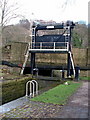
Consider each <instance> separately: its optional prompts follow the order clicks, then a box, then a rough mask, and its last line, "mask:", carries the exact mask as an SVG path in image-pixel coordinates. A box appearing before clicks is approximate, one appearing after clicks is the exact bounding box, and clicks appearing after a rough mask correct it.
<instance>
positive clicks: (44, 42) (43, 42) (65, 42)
mask: <svg viewBox="0 0 90 120" xmlns="http://www.w3.org/2000/svg"><path fill="white" fill-rule="evenodd" d="M32 43H69V42H32Z"/></svg>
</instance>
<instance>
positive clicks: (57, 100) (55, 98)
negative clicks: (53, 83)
mask: <svg viewBox="0 0 90 120" xmlns="http://www.w3.org/2000/svg"><path fill="white" fill-rule="evenodd" d="M68 84H69V85H65V84H61V85H58V86H57V87H55V88H53V89H50V90H49V91H47V92H44V93H43V94H41V95H39V96H37V97H35V98H32V99H31V100H32V101H40V102H44V103H53V104H60V105H63V104H65V103H66V101H67V100H68V98H69V97H70V96H71V95H72V94H73V93H74V92H75V91H76V90H77V88H79V87H80V85H81V83H74V82H71V81H69V82H68Z"/></svg>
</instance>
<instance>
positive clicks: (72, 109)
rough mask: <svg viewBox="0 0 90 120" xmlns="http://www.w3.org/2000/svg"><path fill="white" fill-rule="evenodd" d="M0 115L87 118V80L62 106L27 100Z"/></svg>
mask: <svg viewBox="0 0 90 120" xmlns="http://www.w3.org/2000/svg"><path fill="white" fill-rule="evenodd" d="M1 117H6V118H88V82H83V85H82V87H81V88H79V89H78V90H77V92H76V93H75V94H74V95H72V96H71V97H70V99H69V101H68V103H67V104H66V105H64V106H61V105H56V104H50V103H48V104H47V103H41V102H33V101H28V103H26V104H24V105H23V106H19V107H17V108H15V109H13V110H11V111H10V112H7V113H5V114H3V115H1Z"/></svg>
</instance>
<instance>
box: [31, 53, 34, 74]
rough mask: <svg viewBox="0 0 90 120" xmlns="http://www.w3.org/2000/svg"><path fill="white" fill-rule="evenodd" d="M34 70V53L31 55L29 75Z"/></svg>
mask: <svg viewBox="0 0 90 120" xmlns="http://www.w3.org/2000/svg"><path fill="white" fill-rule="evenodd" d="M34 68H35V53H31V74H33V69H34Z"/></svg>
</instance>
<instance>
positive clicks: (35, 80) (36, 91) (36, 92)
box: [32, 80, 38, 95]
mask: <svg viewBox="0 0 90 120" xmlns="http://www.w3.org/2000/svg"><path fill="white" fill-rule="evenodd" d="M32 82H35V83H36V95H38V83H37V81H36V80H32Z"/></svg>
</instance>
